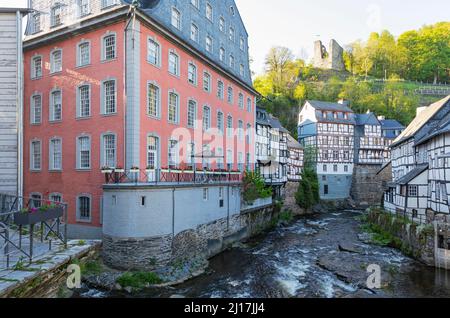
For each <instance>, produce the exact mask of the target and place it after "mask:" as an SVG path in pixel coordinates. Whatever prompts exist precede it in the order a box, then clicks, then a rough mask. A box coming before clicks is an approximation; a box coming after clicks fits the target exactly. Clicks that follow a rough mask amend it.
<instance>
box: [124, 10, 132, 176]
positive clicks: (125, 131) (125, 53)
mask: <svg viewBox="0 0 450 318" xmlns="http://www.w3.org/2000/svg"><path fill="white" fill-rule="evenodd" d="M132 20H133V17H130V18H129V19H128V21H127V24H126V25H125V28H124V32H123V35H124V37H123V41H124V45H123V48H124V49H123V97H122V99H123V114H124V116H123V167H124V169H126V167H127V97H128V96H127V71H128V68H127V29H128V27H129V26H130V23H131V21H132Z"/></svg>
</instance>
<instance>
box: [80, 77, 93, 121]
mask: <svg viewBox="0 0 450 318" xmlns="http://www.w3.org/2000/svg"><path fill="white" fill-rule="evenodd" d="M86 87H87V89H88V103H89V105H88V106H89V113H88V114H82V105H81V89H82V88H86ZM76 98H77V118H78V119H82V118H89V117H91V115H92V99H91V84H89V83H82V84H80V85H78V86H77V96H76Z"/></svg>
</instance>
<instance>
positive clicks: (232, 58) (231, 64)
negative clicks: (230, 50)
mask: <svg viewBox="0 0 450 318" xmlns="http://www.w3.org/2000/svg"><path fill="white" fill-rule="evenodd" d="M229 65H230V67H231V68H232V69H234V65H235V63H234V56H233V55H230V64H229Z"/></svg>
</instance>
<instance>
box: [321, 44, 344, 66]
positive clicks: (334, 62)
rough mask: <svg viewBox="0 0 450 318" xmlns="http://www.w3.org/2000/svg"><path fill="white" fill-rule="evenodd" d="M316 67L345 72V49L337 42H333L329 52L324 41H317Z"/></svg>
mask: <svg viewBox="0 0 450 318" xmlns="http://www.w3.org/2000/svg"><path fill="white" fill-rule="evenodd" d="M314 67H316V68H320V69H325V70H336V71H344V70H345V64H344V49H343V48H342V47H341V46H340V45H339V44H338V43H337V42H336V40H331V41H330V46H329V49H328V51H327V48H326V47H325V45H323V44H322V41H316V42H315V43H314Z"/></svg>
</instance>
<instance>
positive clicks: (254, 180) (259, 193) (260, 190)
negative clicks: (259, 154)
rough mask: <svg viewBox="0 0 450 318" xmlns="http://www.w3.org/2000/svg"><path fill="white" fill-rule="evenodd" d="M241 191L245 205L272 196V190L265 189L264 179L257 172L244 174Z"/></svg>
mask: <svg viewBox="0 0 450 318" xmlns="http://www.w3.org/2000/svg"><path fill="white" fill-rule="evenodd" d="M243 189H244V190H243V199H244V202H245V203H247V204H251V203H253V202H254V201H255V200H257V199H265V198H270V197H271V196H272V190H271V189H270V188H267V187H266V184H265V182H264V179H263V178H262V177H261V175H260V174H259V173H258V172H253V171H246V172H245V176H244V180H243Z"/></svg>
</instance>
